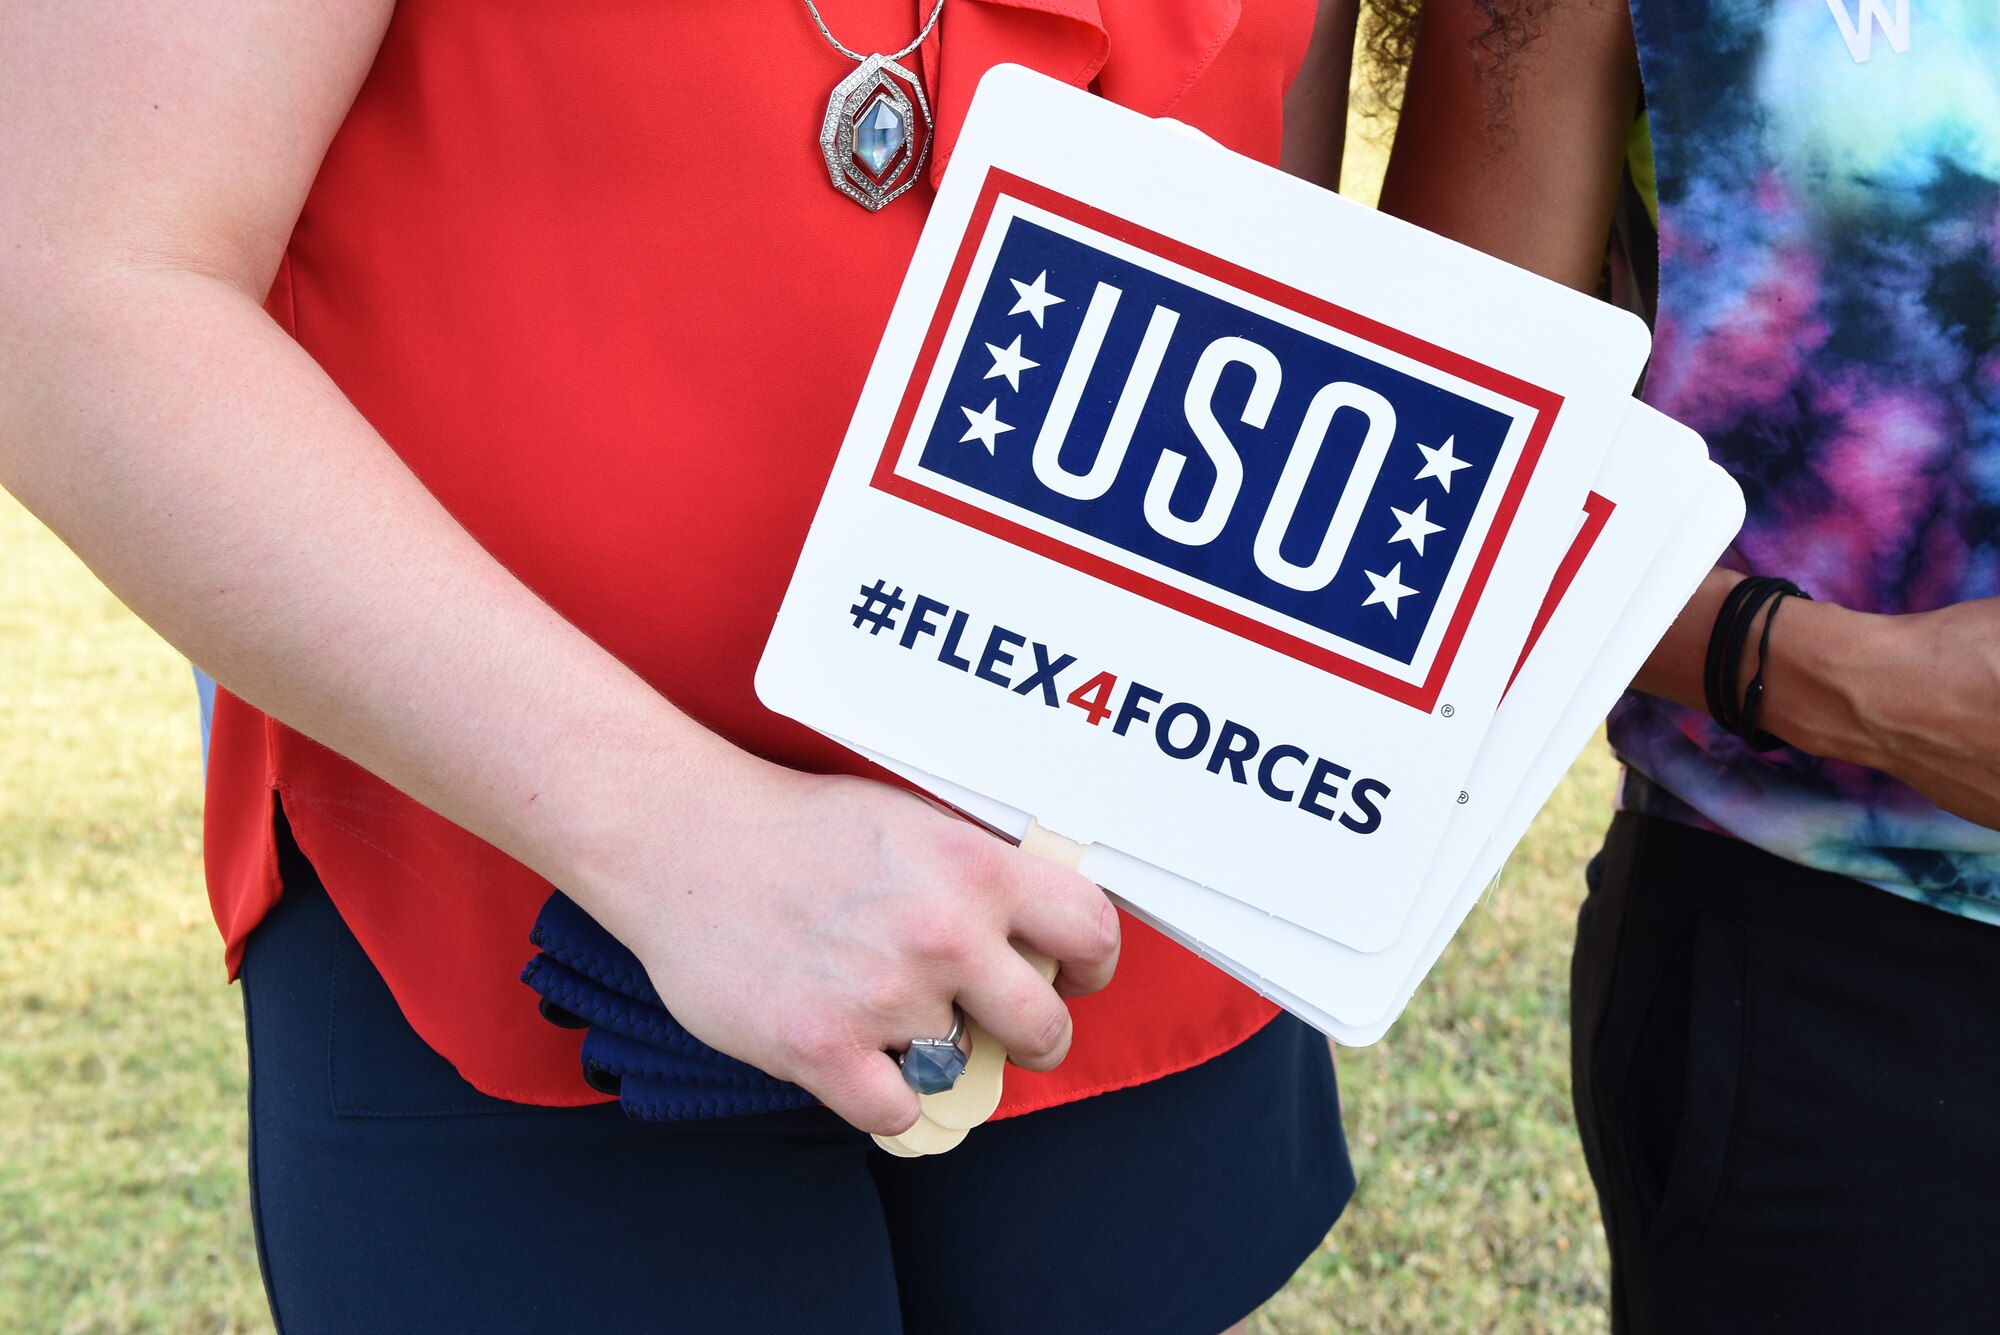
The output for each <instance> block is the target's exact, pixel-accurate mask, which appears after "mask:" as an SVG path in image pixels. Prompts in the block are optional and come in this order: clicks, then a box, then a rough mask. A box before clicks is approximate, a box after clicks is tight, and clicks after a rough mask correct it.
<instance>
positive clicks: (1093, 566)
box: [871, 167, 1563, 712]
mask: <svg viewBox="0 0 2000 1335" xmlns="http://www.w3.org/2000/svg"><path fill="white" fill-rule="evenodd" d="M1002 195H1007V196H1009V197H1011V198H1013V199H1016V200H1019V201H1020V202H1022V203H1024V204H1028V205H1031V206H1033V207H1035V208H1038V209H1042V210H1044V211H1046V212H1048V213H1052V214H1055V215H1056V216H1058V217H1060V218H1064V219H1067V220H1068V221H1070V222H1074V223H1078V224H1080V225H1082V226H1084V227H1088V228H1090V229H1091V230H1093V231H1095V232H1098V233H1100V234H1102V235H1104V236H1107V237H1110V238H1112V239H1114V240H1117V241H1122V242H1125V243H1126V244H1127V245H1131V246H1136V247H1138V248H1139V249H1141V250H1144V251H1147V252H1149V253H1150V254H1152V255H1155V256H1157V257H1158V258H1160V259H1163V260H1167V261H1169V262H1170V263H1173V264H1178V265H1180V266H1181V267H1182V268H1184V269H1191V270H1193V271H1194V272H1196V273H1199V274H1202V275H1205V276H1206V277H1209V278H1213V279H1215V280H1216V281H1218V282H1222V283H1226V284H1228V285H1230V286H1231V287H1234V288H1236V289H1238V290H1239V291H1242V292H1247V293H1250V294H1252V295H1254V296H1257V297H1261V298H1263V299H1264V300H1265V301H1268V302H1271V303H1272V304H1274V305H1277V306H1282V307H1285V308H1286V309H1288V310H1291V311H1294V312H1297V313H1298V314H1300V315H1303V316H1305V317H1307V318H1308V319H1312V320H1317V321H1318V322H1319V323H1321V324H1324V325H1328V326H1330V327H1332V328H1334V329H1338V330H1341V331H1342V332H1344V333H1349V334H1353V335H1355V336H1356V337H1358V338H1363V339H1366V340H1367V341H1369V342H1370V343H1373V344H1375V345H1376V346H1378V347H1382V348H1387V349H1389V350H1390V351H1392V352H1395V353H1398V354H1400V355H1402V356H1404V357H1407V358H1409V359H1410V360H1411V361H1415V362H1421V363H1423V364H1424V365H1426V366H1430V367H1433V368H1435V369H1436V370H1439V371H1443V372H1445V373H1446V374H1448V375H1452V376H1456V377H1457V378H1458V379H1460V380H1463V381H1466V382H1467V383H1469V384H1474V385H1478V386H1480V387H1481V388H1483V389H1488V390H1491V391H1492V392H1494V393H1496V394H1499V395H1501V396H1503V397H1505V398H1509V399H1512V400H1514V401H1515V402H1516V403H1520V404H1522V405H1524V406H1526V407H1528V408H1530V409H1531V410H1533V413H1534V417H1533V420H1532V425H1531V426H1530V427H1529V430H1528V439H1527V442H1526V444H1525V445H1524V446H1523V448H1522V451H1521V458H1520V461H1519V462H1518V463H1517V464H1516V465H1515V468H1514V474H1513V476H1512V477H1510V478H1509V479H1508V481H1507V488H1506V490H1505V491H1504V492H1502V493H1501V497H1500V504H1499V507H1498V509H1497V510H1495V512H1494V515H1493V524H1492V527H1491V528H1489V529H1488V531H1487V534H1486V541H1485V543H1484V545H1483V546H1482V547H1481V548H1480V549H1479V553H1478V555H1477V556H1476V557H1475V559H1474V561H1473V566H1472V571H1471V574H1470V575H1469V577H1468V578H1467V580H1466V583H1465V589H1464V591H1463V592H1462V593H1461V594H1460V595H1459V599H1458V606H1457V607H1456V608H1454V609H1453V612H1452V617H1451V621H1450V622H1449V623H1448V624H1447V625H1446V627H1445V633H1444V639H1443V641H1442V642H1441V643H1440V644H1439V645H1438V651H1437V655H1436V657H1434V658H1433V659H1432V660H1431V668H1430V672H1429V674H1428V675H1427V676H1426V677H1425V679H1424V680H1423V681H1421V682H1408V681H1402V680H1400V679H1398V678H1396V677H1393V676H1391V675H1389V674H1388V673H1386V672H1383V671H1382V670H1380V669H1379V668H1374V667H1370V666H1368V665H1367V664H1365V663H1360V662H1357V661H1355V660H1354V659H1352V658H1349V657H1347V656H1346V655H1344V654H1340V653H1336V652H1335V651H1333V650H1331V649H1328V648H1326V647H1325V646H1324V645H1318V644H1314V643H1313V642H1311V641H1310V640H1306V639H1302V638H1300V637H1299V636H1297V635H1293V634H1291V633H1290V632H1288V631H1283V630H1280V629H1278V628H1277V627H1275V626H1272V625H1270V624H1268V623H1266V622H1263V621H1259V620H1257V619H1256V618H1254V617H1250V616H1246V615H1245V614H1243V613H1241V612H1238V611H1236V610H1235V609H1234V608H1230V607H1225V606H1223V605H1222V604H1220V603H1217V602H1214V601H1211V600H1210V599H1207V598H1204V597H1202V596H1201V595H1199V594H1197V593H1193V592H1190V591H1189V590H1186V589H1180V588H1176V587H1174V586H1173V585H1171V584H1168V583H1165V582H1164V581H1162V580H1159V579H1156V578H1154V577H1153V576H1151V575H1146V574H1142V573H1140V572H1139V571H1136V570H1133V569H1131V568H1130V567H1129V566H1123V565H1120V564H1118V563H1117V562H1115V561H1110V560H1107V559H1105V558H1104V557H1102V556H1099V555H1097V554H1096V553H1095V552H1090V551H1086V550H1084V549H1083V548H1081V547H1078V546H1076V545H1075V544H1073V543H1070V542H1067V541H1065V540H1064V539H1062V538H1060V537H1057V536H1055V535H1054V534H1049V533H1043V532H1040V531H1038V530H1036V529H1032V528H1029V527H1027V526H1026V525H1024V524H1020V523H1017V522H1015V521H1014V520H1011V519H1006V518H1003V517H1001V516H1000V515H997V514H994V513H993V512H991V511H989V510H985V509H981V508H980V507H978V506H975V505H971V504H968V503H967V502H965V501H962V500H960V499H958V498H957V497H955V496H948V495H946V494H944V493H943V492H940V491H938V490H936V489H934V488H932V487H929V486H926V485H925V484H923V483H921V482H917V481H914V480H913V479H910V478H906V477H903V476H902V475H900V474H898V473H897V472H896V464H895V456H896V455H898V454H900V453H901V452H902V450H903V448H904V446H905V444H906V443H907V438H908V436H909V431H910V425H911V423H912V421H914V420H915V418H916V415H917V404H918V401H919V400H920V399H921V398H922V397H923V392H924V387H925V386H926V385H927V384H928V383H929V381H930V377H931V371H932V368H933V367H935V366H936V364H937V358H938V353H939V352H940V351H941V350H942V349H943V346H944V338H945V333H946V329H947V326H949V325H950V323H951V318H952V315H953V313H954V312H955V311H956V310H957V309H958V303H959V298H960V297H961V295H962V294H963V293H964V290H965V284H966V282H967V280H968V279H969V278H970V276H971V273H972V262H973V259H974V256H975V254H976V253H977V251H978V249H979V243H980V241H981V240H982V239H983V238H984V236H985V233H986V226H987V223H988V222H989V221H990V220H991V218H992V216H993V209H994V206H995V204H997V203H998V202H999V200H1000V197H1001V196H1002ZM1562 402H1563V400H1562V396H1561V395H1560V394H1557V393H1555V392H1554V391H1552V390H1547V389H1543V388H1541V387H1540V386H1537V385H1531V384H1529V383H1528V382H1527V381H1525V380H1521V379H1518V378H1516V377H1514V376H1510V375H1507V374H1506V373H1504V372H1502V371H1496V370H1494V369H1493V368H1492V367H1490V366H1487V365H1485V364H1483V363H1481V362H1476V361H1474V360H1472V359H1471V358H1470V357H1465V356H1462V355H1460V354H1458V353H1455V352H1451V351H1448V350H1446V349H1444V348H1440V347H1437V346H1436V345H1434V344H1431V343H1426V342H1424V341H1423V340H1422V339H1418V338H1414V337H1412V336H1411V335H1409V334H1406V333H1404V332H1402V331H1401V330H1399V329H1392V328H1390V327H1389V326H1388V325H1385V324H1382V323H1380V322H1379V321H1375V320H1371V319H1369V318H1367V317H1366V316H1363V315H1357V314H1355V313H1354V312H1353V311H1350V310H1346V309H1344V308H1343V307H1340V306H1336V305H1334V304H1333V303H1331V302H1328V301H1323V300H1321V299H1320V298H1318V297H1315V296H1312V295H1310V294H1309V293H1305V292H1301V291H1299V290H1298V289H1296V288H1292V287H1287V286H1285V285H1284V284H1282V283H1279V282H1276V281H1274V280H1272V279H1270V278H1266V277H1264V276H1263V275H1262V274H1257V273H1253V272H1251V271H1250V270H1248V269H1245V268H1242V267H1241V266H1239V265H1235V264H1231V263H1230V262H1229V261H1227V260H1224V259H1220V258H1218V257H1216V256H1214V255H1210V254H1208V253H1207V252H1206V251H1202V250H1197V249H1195V248H1194V247H1193V246H1190V245H1187V244H1185V243H1183V242H1180V241H1176V240H1174V239H1173V238H1172V237H1168V236H1162V235H1160V234H1159V233H1158V232H1153V231H1149V230H1147V229H1146V228H1143V227H1140V226H1138V225H1136V224H1134V223H1130V222H1127V221H1126V220H1125V219H1123V218H1120V217H1117V216H1116V215H1114V214H1110V213H1106V212H1104V211H1103V210H1102V209H1096V208H1092V207H1091V206H1090V205H1088V204H1085V203H1082V202H1081V201H1079V200H1074V199H1071V198H1069V197H1068V196H1067V195H1063V194H1059V193H1058V192H1056V191H1054V190H1050V189H1048V188H1047V187H1046V186H1040V185H1036V184H1035V183H1034V182H1032V181H1027V180H1023V179H1022V178H1021V177H1018V176H1015V175H1013V174H1012V173H1011V172H1005V171H1002V170H1000V169H999V168H998V167H990V168H988V169H987V173H986V181H985V184H984V185H983V186H982V187H981V189H980V192H979V202H978V204H977V205H976V206H975V207H974V208H973V211H972V217H971V220H970V221H969V222H968V223H967V224H966V228H965V236H964V239H963V240H962V241H961V243H960V245H959V249H958V256H957V258H956V259H954V260H953V261H952V266H951V273H950V275H949V276H948V277H947V278H946V280H945V287H944V293H943V295H942V296H941V297H940V299H939V301H938V308H937V314H936V315H935V316H933V317H932V320H931V326H930V330H929V331H928V332H927V333H926V334H925V335H924V342H923V346H922V348H921V349H920V351H919V352H918V354H917V363H916V367H915V369H914V370H913V371H912V372H911V375H910V383H909V386H908V387H907V388H906V389H905V390H904V392H903V401H902V405H901V406H900V407H899V408H898V409H897V411H896V419H895V422H894V423H893V425H892V426H891V427H890V430H889V438H888V443H887V444H886V445H885V447H884V448H883V451H882V456H881V458H880V459H878V460H877V461H876V465H875V474H874V477H873V478H872V479H871V481H872V485H873V486H874V487H875V488H876V490H878V491H883V492H887V493H888V494H889V495H891V496H895V497H898V498H899V499H902V500H905V501H908V502H910V503H911V504H913V505H919V506H922V507H923V508H924V509H926V510H930V511H933V512H934V513H937V514H940V515H943V516H945V517H946V518H947V519H954V520H957V521H958V522H959V523H961V524H966V525H968V526H970V527H972V528H976V529H979V530H980V531H982V532H984V533H988V534H991V535H992V536H994V537H996V538H999V539H1001V540H1002V541H1003V542H1008V543H1012V544H1013V545H1014V546H1016V547H1022V548H1025V549H1027V550H1028V551H1031V552H1035V553H1036V554H1038V555H1041V556H1045V557H1047V558H1048V559H1049V560H1051V561H1055V562H1057V563H1058V564H1060V565H1065V566H1068V567H1069V568H1070V569H1072V570H1077V571H1081V572H1082V573H1084V574H1086V575H1090V576H1092V577H1093V578H1096V579H1100V580H1103V581H1104V582H1105V583H1107V584H1113V585H1116V586H1117V587H1119V588H1122V589H1124V590H1126V591H1127V592H1130V593H1136V594H1138V595H1139V596H1140V597H1142V598H1145V599H1147V600H1149V601H1151V602H1155V603H1159V604H1160V605H1162V606H1164V607H1171V608H1173V609H1174V610H1175V611H1177V612H1182V613H1185V614H1186V615H1188V616H1191V617H1194V618H1195V619H1197V620H1199V621H1205V622H1207V623H1208V624H1210V625H1212V626H1215V627H1216V628H1218V629H1220V630H1224V631H1227V632H1229V633H1230V634H1232V635H1236V636H1239V637H1240V638H1242V639H1246V640H1250V641H1252V642H1253V643H1256V644H1261V645H1263V646H1264V647H1266V648H1268V649H1275V650H1277V651H1278V652H1279V653H1282V654H1285V655H1287V656H1289V657H1291V658H1296V659H1298V660H1300V661H1301V662H1305V663H1310V664H1312V665H1313V666H1314V667H1317V668H1320V669H1322V670H1323V671H1326V672H1330V673H1332V674H1334V675H1335V676H1338V677H1344V678H1346V679H1347V680H1348V681H1351V682H1354V683H1356V684H1357V685H1360V686H1363V687H1366V688H1367V689H1368V690H1371V691H1374V692H1375V693H1376V694H1378V695H1382V696H1386V697H1388V698H1389V699H1391V700H1396V701H1400V702H1401V703H1403V704H1406V705H1410V706H1412V707H1414V708H1417V709H1422V710H1424V711H1426V712H1428V711H1429V710H1430V709H1432V708H1433V707H1434V706H1435V705H1436V704H1437V698H1438V694H1439V692H1441V691H1442V690H1443V689H1444V680H1445V677H1446V676H1447V675H1449V673H1450V671H1451V665H1452V661H1453V660H1454V659H1455V658H1456V657H1457V655H1458V648H1459V644H1460V643H1461V642H1462V641H1463V640H1464V638H1465V631H1466V627H1467V626H1468V625H1469V624H1470V623H1471V620H1472V612H1473V609H1474V608H1475V607H1477V606H1478V605H1479V596H1480V594H1481V593H1482V592H1483V591H1484V590H1485V587H1486V581H1487V579H1488V578H1489V577H1490V576H1491V574H1492V571H1493V563H1494V561H1495V560H1496V559H1497V558H1498V556H1499V553H1500V547H1501V544H1502V542H1503V541H1504V539H1505V538H1506V535H1507V530H1508V529H1509V528H1510V527H1511V526H1512V524H1513V522H1514V516H1515V514H1516V512H1517V511H1519V509H1520V506H1521V497H1522V494H1523V493H1524V492H1526V490H1527V487H1528V481H1529V479H1530V478H1531V477H1533V476H1534V471H1535V465H1536V463H1537V461H1538V460H1539V459H1540V458H1541V453H1542V447H1543V445H1544V444H1546V443H1547V441H1548V437H1549V432H1550V430H1551V429H1552V428H1553V427H1554V425H1555V418H1556V414H1557V413H1558V412H1559V411H1561V408H1562Z"/></svg>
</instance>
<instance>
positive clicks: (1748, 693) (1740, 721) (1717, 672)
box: [1702, 575, 1812, 751]
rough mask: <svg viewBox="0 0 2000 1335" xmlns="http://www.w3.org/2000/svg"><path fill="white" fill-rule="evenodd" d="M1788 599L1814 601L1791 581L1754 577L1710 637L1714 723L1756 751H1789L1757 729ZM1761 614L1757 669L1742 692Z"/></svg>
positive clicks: (1707, 685) (1707, 669)
mask: <svg viewBox="0 0 2000 1335" xmlns="http://www.w3.org/2000/svg"><path fill="white" fill-rule="evenodd" d="M1787 598H1804V599H1806V600H1807V601H1808V602H1810V601H1811V600H1812V595H1811V594H1809V593H1807V592H1806V591H1805V590H1804V589H1801V588H1800V587H1799V586H1798V585H1796V584H1794V583H1792V582H1791V581H1790V580H1788V579H1780V578H1778V577H1776V576H1773V575H1752V576H1750V577H1749V578H1747V579H1745V580H1743V581H1742V582H1740V583H1739V584H1737V585H1736V587H1735V588H1733V589H1731V590H1730V591H1729V596H1728V597H1726V598H1724V599H1723V600H1722V607H1721V609H1720V610H1718V611H1717V612H1716V614H1715V627H1714V629H1713V630H1711V631H1710V632H1709V636H1708V656H1707V659H1706V660H1705V662H1704V663H1703V666H1702V693H1703V695H1704V696H1705V697H1706V699H1707V701H1708V713H1709V717H1711V718H1713V719H1714V720H1715V721H1716V723H1718V724H1719V725H1721V726H1722V727H1723V728H1724V729H1726V730H1727V731H1728V732H1730V733H1732V734H1734V735H1735V736H1737V737H1740V738H1742V739H1743V741H1744V743H1745V744H1746V745H1748V746H1749V747H1750V749H1751V750H1753V751H1775V750H1777V749H1778V748H1780V747H1782V746H1784V745H1785V743H1784V741H1783V740H1782V739H1780V738H1777V737H1774V736H1772V735H1771V734H1770V733H1768V732H1765V731H1763V730H1762V729H1761V728H1759V727H1758V726H1757V716H1758V714H1759V713H1760V712H1761V711H1762V709H1763V704H1764V667H1765V665H1766V663H1767V662H1768V661H1769V659H1770V655H1771V623H1772V622H1774V621H1776V620H1777V617H1778V605H1779V604H1780V603H1782V602H1783V601H1784V600H1785V599H1787ZM1766 608H1768V609H1769V610H1768V611H1766ZM1760 612H1763V613H1764V628H1763V633H1762V634H1761V635H1759V636H1758V640H1757V667H1756V670H1755V671H1754V672H1752V673H1751V675H1750V681H1749V684H1748V685H1746V686H1744V687H1743V688H1742V689H1741V690H1740V691H1739V690H1738V688H1737V684H1736V683H1737V679H1738V678H1739V677H1740V676H1741V675H1742V662H1743V646H1744V645H1745V643H1747V642H1748V640H1749V638H1750V628H1751V627H1752V626H1754V625H1756V624H1757V614H1758V613H1760Z"/></svg>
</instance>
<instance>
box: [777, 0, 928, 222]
mask: <svg viewBox="0 0 2000 1335" xmlns="http://www.w3.org/2000/svg"><path fill="white" fill-rule="evenodd" d="M805 7H806V12H807V13H808V14H811V15H812V21H813V23H814V25H815V26H817V27H818V28H819V35H820V36H822V37H824V38H826V42H827V45H828V46H831V47H832V48H833V49H834V50H836V51H838V52H840V54H841V55H843V56H846V57H847V58H848V59H849V60H852V61H857V62H859V63H860V66H861V68H860V69H857V70H855V71H854V72H853V73H852V74H850V75H848V76H847V77H846V78H845V79H842V80H841V81H840V82H839V83H838V84H835V85H834V89H833V96H832V97H830V98H828V99H827V102H826V121H825V123H824V124H822V125H821V126H820V131H819V151H820V153H821V154H822V155H823V156H824V157H825V158H826V172H827V175H828V176H829V177H830V178H831V179H832V181H833V188H834V189H835V190H838V191H839V192H840V193H841V194H843V195H846V196H847V197H848V198H849V199H851V200H853V201H854V202H855V203H857V204H859V205H860V206H861V207H862V208H864V209H867V210H868V211H869V212H870V213H873V212H875V210H877V209H879V208H881V207H882V206H883V205H884V204H887V203H888V202H889V201H890V200H892V199H894V198H895V197H896V196H898V195H900V194H902V193H903V192H904V191H905V190H908V189H909V188H910V187H911V186H913V185H915V184H916V183H917V177H918V175H919V174H920V173H922V171H923V169H924V163H925V162H926V161H927V160H928V159H929V158H930V155H931V128H932V122H931V104H930V103H929V102H928V101H926V100H925V98H924V85H923V80H921V79H919V78H918V77H917V76H916V75H914V74H912V73H910V71H908V70H906V69H904V68H903V67H902V66H901V65H899V64H897V63H896V62H897V61H899V60H901V59H902V58H903V57H904V56H907V55H909V54H910V52H912V51H914V50H916V49H917V48H918V47H920V46H922V45H923V44H924V39H925V38H927V37H929V36H930V35H931V29H933V28H935V27H937V21H938V15H939V14H942V13H943V12H944V0H937V3H936V4H934V5H932V6H931V16H930V18H929V19H927V20H925V22H924V28H923V31H922V32H920V33H918V34H917V36H916V40H915V41H913V42H911V43H910V44H909V45H908V46H906V47H904V48H903V49H902V50H900V51H898V52H896V53H895V54H894V55H889V56H885V55H883V54H882V53H881V52H879V51H878V52H876V53H875V54H874V55H872V56H864V55H862V54H861V53H860V52H859V51H850V50H848V49H847V48H846V47H845V46H843V45H841V42H840V39H839V38H837V37H835V36H834V35H833V34H832V33H831V32H829V31H828V30H827V26H826V20H825V19H823V18H821V17H820V16H819V9H818V7H817V6H816V5H814V4H813V0H805ZM919 116H921V117H922V118H923V120H922V124H921V125H919V124H918V119H917V118H918V117H919Z"/></svg>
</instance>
